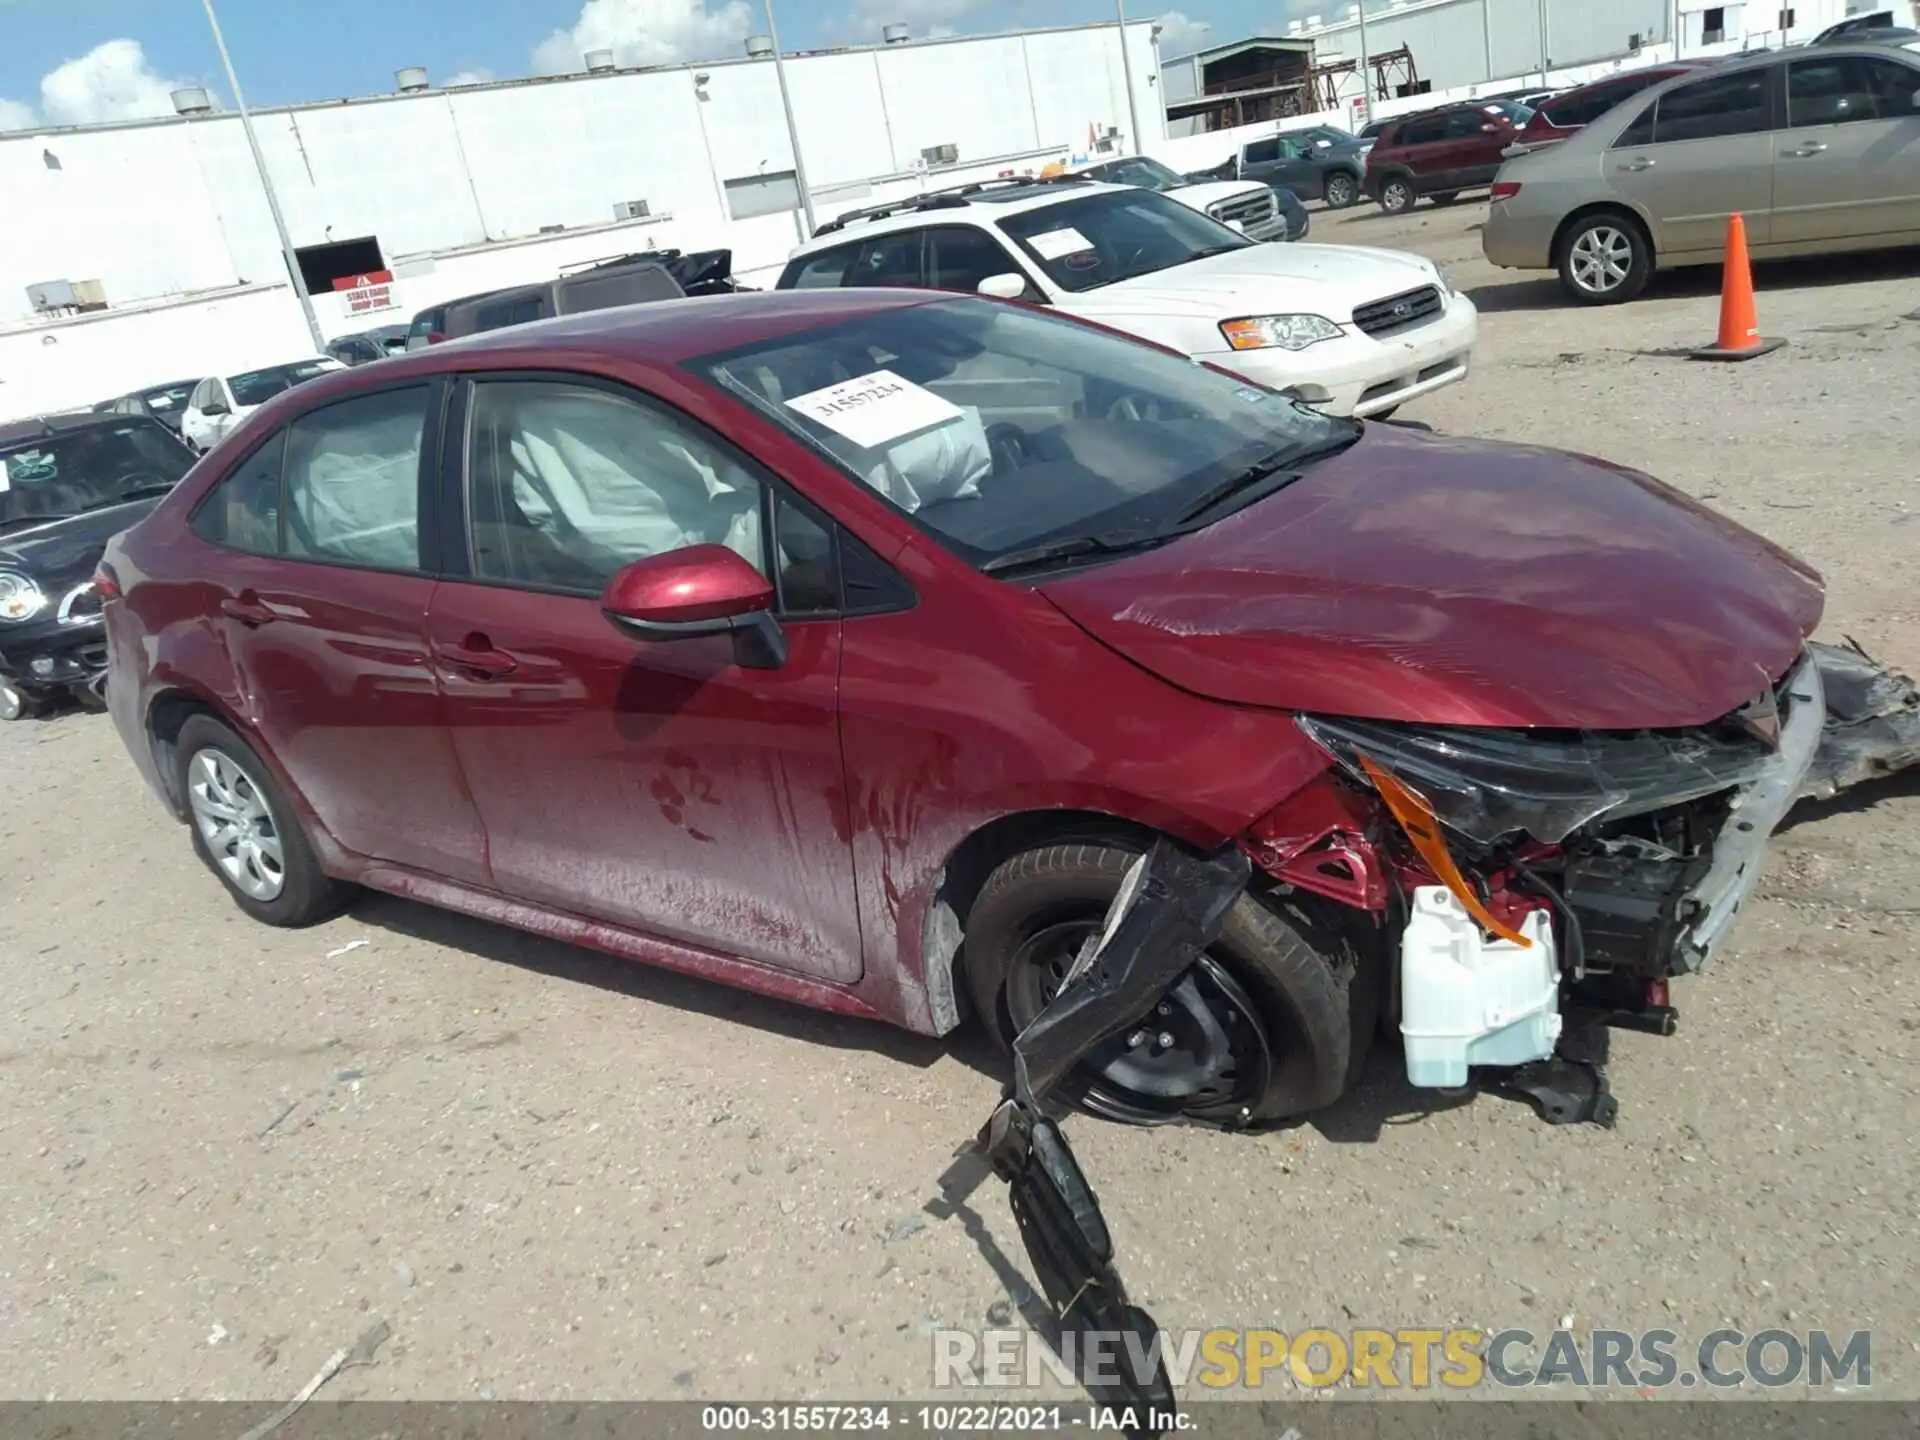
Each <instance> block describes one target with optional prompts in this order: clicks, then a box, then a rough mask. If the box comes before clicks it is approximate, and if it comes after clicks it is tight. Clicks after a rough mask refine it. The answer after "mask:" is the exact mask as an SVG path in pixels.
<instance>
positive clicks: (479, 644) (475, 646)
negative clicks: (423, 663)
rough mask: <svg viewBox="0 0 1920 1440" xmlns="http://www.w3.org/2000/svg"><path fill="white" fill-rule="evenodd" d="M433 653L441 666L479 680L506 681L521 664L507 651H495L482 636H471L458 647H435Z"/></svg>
mask: <svg viewBox="0 0 1920 1440" xmlns="http://www.w3.org/2000/svg"><path fill="white" fill-rule="evenodd" d="M433 653H434V657H435V658H436V659H438V660H439V661H440V663H441V664H443V665H446V666H448V667H449V668H451V669H454V670H460V671H463V672H465V673H466V674H467V675H469V676H472V677H473V678H474V679H478V680H502V679H505V678H506V677H507V676H509V675H511V674H512V673H513V672H514V670H515V669H516V668H517V667H518V666H519V663H520V662H519V661H518V660H515V659H514V658H513V656H511V655H509V654H508V653H507V652H506V651H504V650H496V649H494V648H493V642H492V641H491V640H489V639H487V637H486V636H484V635H480V634H474V635H469V636H467V638H466V639H464V640H462V641H461V642H460V643H459V644H458V645H435V646H434V647H433Z"/></svg>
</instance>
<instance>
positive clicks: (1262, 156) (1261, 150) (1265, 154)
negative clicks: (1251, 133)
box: [1241, 140, 1280, 165]
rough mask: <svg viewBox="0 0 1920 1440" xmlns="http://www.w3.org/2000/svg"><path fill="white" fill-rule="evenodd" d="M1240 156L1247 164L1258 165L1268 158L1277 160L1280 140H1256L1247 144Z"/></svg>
mask: <svg viewBox="0 0 1920 1440" xmlns="http://www.w3.org/2000/svg"><path fill="white" fill-rule="evenodd" d="M1241 158H1242V159H1243V160H1244V161H1245V163H1247V164H1249V165H1259V164H1262V163H1264V162H1265V161H1268V160H1278V159H1279V158H1280V142H1279V141H1278V140H1256V141H1254V142H1253V143H1252V144H1251V145H1249V146H1247V148H1246V150H1245V151H1244V152H1243V153H1242V156H1241Z"/></svg>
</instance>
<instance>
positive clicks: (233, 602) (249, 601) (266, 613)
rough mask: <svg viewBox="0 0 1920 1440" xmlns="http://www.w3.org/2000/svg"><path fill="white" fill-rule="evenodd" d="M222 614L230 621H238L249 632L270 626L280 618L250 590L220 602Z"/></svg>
mask: <svg viewBox="0 0 1920 1440" xmlns="http://www.w3.org/2000/svg"><path fill="white" fill-rule="evenodd" d="M220 613H221V614H222V615H224V616H226V617H227V618H228V619H229V620H238V621H239V622H240V623H241V624H242V625H244V626H246V627H247V628H248V629H249V630H257V629H259V628H260V627H261V626H262V625H270V624H272V623H273V622H274V621H275V620H277V619H279V618H280V617H279V616H278V615H277V614H276V613H275V612H274V611H273V610H272V609H271V608H270V607H269V606H266V605H263V604H261V603H260V600H259V598H258V597H257V596H255V595H254V594H253V592H252V591H250V590H243V591H241V592H240V593H239V594H238V595H229V596H228V597H227V598H226V599H224V600H222V601H221V602H220Z"/></svg>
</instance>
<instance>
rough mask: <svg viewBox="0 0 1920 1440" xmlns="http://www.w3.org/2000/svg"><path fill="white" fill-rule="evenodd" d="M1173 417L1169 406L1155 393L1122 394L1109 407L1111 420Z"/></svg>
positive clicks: (1108, 416) (1108, 414) (1149, 419)
mask: <svg viewBox="0 0 1920 1440" xmlns="http://www.w3.org/2000/svg"><path fill="white" fill-rule="evenodd" d="M1172 418H1173V417H1172V413H1171V411H1170V409H1169V407H1168V406H1167V405H1166V404H1165V403H1164V402H1162V401H1161V400H1160V399H1159V398H1158V397H1157V396H1153V395H1122V396H1121V397H1120V398H1119V399H1118V400H1115V401H1114V402H1113V404H1111V405H1109V406H1108V407H1107V419H1109V420H1147V421H1157V420H1169V419H1172Z"/></svg>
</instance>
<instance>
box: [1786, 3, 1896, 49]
mask: <svg viewBox="0 0 1920 1440" xmlns="http://www.w3.org/2000/svg"><path fill="white" fill-rule="evenodd" d="M1916 36H1920V31H1916V30H1913V29H1912V28H1910V27H1908V26H1906V25H1901V24H1899V23H1897V22H1896V21H1895V20H1894V18H1893V11H1891V10H1873V11H1869V12H1867V13H1866V14H1864V15H1849V16H1848V17H1847V18H1846V19H1844V20H1842V21H1840V22H1839V23H1838V24H1834V25H1829V26H1828V27H1827V28H1826V29H1824V30H1822V31H1821V32H1820V33H1819V34H1818V35H1816V36H1814V37H1813V39H1812V40H1811V41H1809V42H1808V43H1809V44H1813V45H1853V44H1867V43H1873V42H1892V43H1894V44H1904V43H1905V42H1906V41H1908V40H1912V39H1914V38H1916Z"/></svg>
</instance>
